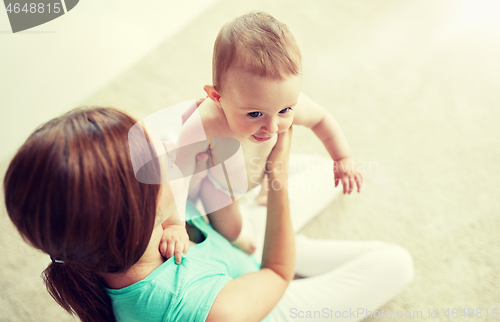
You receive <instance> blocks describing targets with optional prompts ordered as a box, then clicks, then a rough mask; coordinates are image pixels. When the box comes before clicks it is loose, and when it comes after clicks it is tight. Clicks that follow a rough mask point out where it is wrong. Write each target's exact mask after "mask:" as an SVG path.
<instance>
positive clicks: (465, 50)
mask: <svg viewBox="0 0 500 322" xmlns="http://www.w3.org/2000/svg"><path fill="white" fill-rule="evenodd" d="M461 3H462V2H460V1H452V0H448V1H445V0H432V1H430V0H424V1H409V0H377V1H372V0H349V1H340V0H338V1H337V0H336V1H320V0H313V1H289V0H278V1H264V0H259V1H229V0H225V1H224V0H223V1H221V2H219V3H218V4H216V5H215V6H214V7H212V8H211V9H210V10H209V11H208V12H207V13H206V14H205V15H204V16H203V17H201V18H200V19H199V20H198V21H197V22H195V23H193V24H191V25H190V26H188V28H186V29H185V30H183V31H182V32H181V33H179V34H178V35H176V36H175V37H174V38H172V39H170V40H168V41H166V42H165V43H164V44H162V45H161V46H160V47H158V48H157V49H156V50H154V51H153V52H151V53H150V54H148V55H147V56H145V57H144V58H143V59H142V60H141V61H139V62H138V63H137V64H136V65H134V66H132V67H131V68H130V69H128V70H127V71H125V72H124V73H123V74H122V75H120V76H119V77H118V78H116V79H115V80H114V81H113V82H112V83H110V84H108V85H107V86H106V87H104V88H102V89H101V90H100V91H99V92H97V93H95V95H93V96H92V97H89V98H88V100H87V101H86V102H84V103H85V104H97V105H108V106H116V107H121V108H123V109H126V110H128V111H130V112H132V113H134V114H135V115H136V116H138V117H143V116H146V115H148V114H150V113H152V112H154V111H157V110H159V109H161V108H164V107H167V106H169V105H172V104H175V103H178V102H181V101H184V100H188V99H191V98H197V97H200V96H202V95H203V91H202V87H203V85H204V84H206V83H209V82H210V80H211V52H212V46H213V41H214V38H215V36H216V34H217V31H218V29H219V28H220V27H221V26H222V24H223V23H225V22H226V21H228V20H230V19H232V18H233V17H235V16H237V15H240V14H242V13H245V12H248V11H250V10H253V9H260V10H264V11H267V12H269V13H271V14H273V15H274V16H275V17H276V18H278V19H280V20H282V21H284V22H285V23H287V24H288V25H289V27H290V28H291V30H292V32H293V33H294V34H295V36H296V38H297V41H298V43H299V46H300V48H301V50H302V53H303V57H304V63H303V67H304V81H303V91H304V92H305V93H306V94H308V95H309V96H310V97H311V98H313V99H314V100H315V101H317V102H318V103H320V104H321V105H323V106H324V107H325V108H327V109H328V110H329V111H330V112H331V113H332V114H333V115H334V116H335V117H336V119H337V120H338V121H339V123H340V124H341V126H342V128H343V129H344V132H345V134H346V136H347V138H348V141H349V143H350V145H351V148H352V150H353V154H354V158H355V160H357V162H358V165H359V166H364V167H365V174H364V176H365V178H366V187H365V189H364V190H363V191H362V193H361V194H359V195H358V194H355V195H351V196H340V197H339V198H338V199H336V200H335V201H334V202H333V203H332V204H331V205H330V206H329V207H328V208H327V209H326V210H325V211H323V212H322V213H321V214H320V215H319V216H318V217H317V218H316V219H315V220H314V221H312V222H311V223H310V224H308V225H307V226H306V227H305V228H304V229H303V232H304V233H305V234H306V235H308V236H310V237H313V238H330V239H362V240H368V239H378V240H384V241H389V242H395V243H399V244H401V245H402V246H404V247H405V248H407V249H408V250H409V251H410V252H411V253H412V255H413V257H414V261H415V272H416V275H415V279H414V281H413V282H412V284H411V285H409V286H408V287H407V288H406V289H405V290H404V291H403V292H402V293H400V294H399V295H398V296H397V297H396V298H394V299H393V300H392V301H391V302H390V303H388V304H387V305H386V306H385V307H384V311H387V310H390V311H392V312H393V314H395V313H396V312H397V311H422V313H423V317H422V318H417V317H415V318H413V319H407V320H414V321H417V320H418V321H421V320H430V319H429V318H428V311H429V309H431V310H435V309H437V308H438V309H439V313H440V317H439V318H438V319H432V320H433V321H445V320H448V318H447V317H445V316H444V311H445V310H446V309H448V308H449V309H450V313H451V310H452V309H453V308H457V309H459V310H460V311H461V310H462V309H463V308H466V309H468V308H474V309H476V308H482V309H483V310H485V309H489V312H490V314H491V309H492V308H494V307H495V306H496V307H497V308H499V311H500V287H499V286H500V273H499V267H500V233H499V231H500V215H499V214H500V206H499V202H498V200H497V198H496V196H498V192H497V191H496V189H497V188H498V186H499V183H500V173H499V170H498V165H497V163H498V161H500V152H499V149H498V143H499V142H500V131H499V129H498V124H499V121H500V118H499V116H500V110H499V103H498V102H499V98H500V97H499V96H498V87H499V85H500V60H499V57H500V25H498V24H496V25H495V24H494V23H492V24H491V25H487V24H486V23H487V21H486V22H484V21H483V22H481V21H479V20H470V19H469V20H467V19H466V18H467V16H462V18H463V17H465V18H463V19H460V15H461V14H460V12H461V11H460V10H461V9H460V4H461ZM497 17H498V15H497ZM478 19H480V18H478ZM145 36H147V35H145ZM96 72H98V71H96ZM69 108H71V107H68V109H69ZM293 150H294V152H305V153H325V154H326V151H325V150H324V148H323V147H322V145H321V143H320V142H319V141H318V140H316V139H315V138H314V135H313V134H312V133H311V132H310V131H309V130H306V129H297V130H296V131H295V133H294V146H293ZM4 169H5V162H4V164H3V166H2V171H4ZM0 223H1V225H0V258H1V261H0V270H1V273H2V274H1V279H0V290H1V291H0V321H66V320H71V318H69V317H67V316H66V315H64V312H63V311H62V309H60V308H58V306H57V305H56V304H55V302H54V301H53V300H52V299H51V298H50V296H49V295H48V294H47V292H46V291H45V289H44V286H43V285H42V282H41V279H40V278H39V274H40V272H41V271H42V270H43V268H44V267H45V266H46V264H47V263H48V261H49V258H48V256H45V255H43V254H40V253H39V252H36V251H33V250H32V249H31V248H29V247H28V246H26V245H25V244H24V243H23V242H22V241H21V239H20V238H19V237H18V236H17V235H16V233H15V232H14V230H13V228H12V225H11V224H10V223H8V221H7V219H6V216H5V211H4V210H3V209H2V214H1V216H0ZM332 305H334V304H333V303H332ZM499 318H500V317H499ZM374 320H375V319H374ZM377 320H383V319H377ZM453 320H455V319H453ZM472 320H475V319H472ZM488 320H491V319H487V318H486V317H485V311H483V318H482V319H481V321H488Z"/></svg>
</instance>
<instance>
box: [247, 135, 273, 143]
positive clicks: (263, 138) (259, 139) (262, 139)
mask: <svg viewBox="0 0 500 322" xmlns="http://www.w3.org/2000/svg"><path fill="white" fill-rule="evenodd" d="M252 136H253V138H254V139H256V140H257V141H259V142H264V141H267V140H269V139H270V138H272V136H265V137H260V136H256V135H252Z"/></svg>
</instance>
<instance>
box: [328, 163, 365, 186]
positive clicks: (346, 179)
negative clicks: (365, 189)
mask: <svg viewBox="0 0 500 322" xmlns="http://www.w3.org/2000/svg"><path fill="white" fill-rule="evenodd" d="M333 172H334V173H335V187H336V186H338V184H339V181H342V185H343V186H344V194H346V193H349V194H350V193H351V192H352V191H353V190H354V187H355V186H357V187H358V192H360V191H361V187H362V186H363V176H362V175H361V173H360V172H358V169H357V168H356V166H355V165H354V162H353V161H352V158H351V157H345V158H342V159H338V160H335V161H334V162H333Z"/></svg>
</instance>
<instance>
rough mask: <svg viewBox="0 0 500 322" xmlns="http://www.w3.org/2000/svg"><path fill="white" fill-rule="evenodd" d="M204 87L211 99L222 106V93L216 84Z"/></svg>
mask: <svg viewBox="0 0 500 322" xmlns="http://www.w3.org/2000/svg"><path fill="white" fill-rule="evenodd" d="M203 89H204V90H205V92H206V93H207V95H208V97H210V99H211V100H212V101H214V103H215V104H216V105H217V106H218V107H221V105H220V94H219V93H218V92H217V90H216V89H215V86H213V85H205V87H203Z"/></svg>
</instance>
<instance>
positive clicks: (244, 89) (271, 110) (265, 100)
mask: <svg viewBox="0 0 500 322" xmlns="http://www.w3.org/2000/svg"><path fill="white" fill-rule="evenodd" d="M226 77H227V78H226V80H225V84H226V85H225V86H224V91H223V93H222V94H221V98H220V104H221V106H222V109H223V110H224V114H225V115H226V119H227V122H228V124H229V127H230V128H231V130H232V131H233V132H234V133H235V134H236V135H237V136H238V137H240V138H247V139H249V140H251V141H253V142H256V143H257V142H264V141H267V140H269V139H271V138H272V137H273V136H274V135H276V134H278V133H281V132H283V131H286V130H287V129H288V128H289V127H290V126H291V125H292V122H293V114H294V111H293V109H294V108H295V105H296V104H297V99H298V97H299V94H300V88H301V85H302V77H301V76H300V75H293V76H287V77H286V78H285V79H284V80H282V81H275V80H270V79H268V78H263V77H260V76H256V75H252V74H250V73H247V72H242V71H238V70H234V69H230V70H229V71H228V73H227V75H226Z"/></svg>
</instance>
